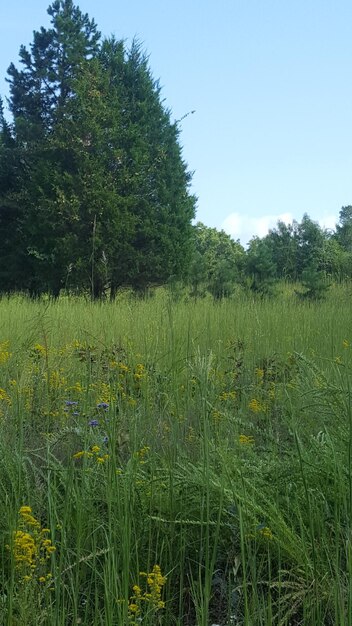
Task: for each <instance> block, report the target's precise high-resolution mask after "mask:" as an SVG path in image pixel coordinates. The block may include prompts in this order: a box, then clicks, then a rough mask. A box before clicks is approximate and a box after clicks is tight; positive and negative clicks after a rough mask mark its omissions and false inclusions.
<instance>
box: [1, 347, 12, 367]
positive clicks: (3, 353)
mask: <svg viewBox="0 0 352 626" xmlns="http://www.w3.org/2000/svg"><path fill="white" fill-rule="evenodd" d="M9 346H10V342H9V341H1V342H0V365H3V364H4V363H6V362H7V361H8V360H9V358H10V356H11V352H9Z"/></svg>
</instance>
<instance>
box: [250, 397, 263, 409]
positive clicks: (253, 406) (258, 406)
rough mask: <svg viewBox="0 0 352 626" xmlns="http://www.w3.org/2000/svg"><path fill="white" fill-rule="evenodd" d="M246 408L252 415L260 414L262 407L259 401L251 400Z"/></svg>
mask: <svg viewBox="0 0 352 626" xmlns="http://www.w3.org/2000/svg"><path fill="white" fill-rule="evenodd" d="M248 408H249V409H250V410H251V411H252V412H253V413H260V412H261V411H262V410H263V406H262V404H261V402H259V400H257V399H256V398H253V399H252V400H251V401H250V402H249V404H248Z"/></svg>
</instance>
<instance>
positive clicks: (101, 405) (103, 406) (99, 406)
mask: <svg viewBox="0 0 352 626" xmlns="http://www.w3.org/2000/svg"><path fill="white" fill-rule="evenodd" d="M108 408H109V403H108V402H99V404H97V409H104V410H105V411H107V410H108Z"/></svg>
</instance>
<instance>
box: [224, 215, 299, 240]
mask: <svg viewBox="0 0 352 626" xmlns="http://www.w3.org/2000/svg"><path fill="white" fill-rule="evenodd" d="M279 220H280V221H281V222H285V224H290V223H292V221H293V216H292V215H291V213H280V214H279V215H263V216H262V217H248V216H247V215H241V213H230V215H228V216H227V217H226V218H225V220H224V221H223V223H222V225H221V228H222V229H223V230H224V231H225V232H226V233H228V235H231V237H233V239H240V240H241V242H242V244H244V245H246V244H247V243H248V242H249V240H250V239H251V238H252V237H254V236H258V237H265V235H267V234H268V232H269V230H270V228H274V227H275V226H276V224H277V222H278V221H279Z"/></svg>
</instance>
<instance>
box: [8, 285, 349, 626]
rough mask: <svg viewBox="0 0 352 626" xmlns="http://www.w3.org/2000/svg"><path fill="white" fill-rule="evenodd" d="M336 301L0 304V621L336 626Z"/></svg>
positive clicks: (342, 369)
mask: <svg viewBox="0 0 352 626" xmlns="http://www.w3.org/2000/svg"><path fill="white" fill-rule="evenodd" d="M350 295H351V294H350V293H349V288H348V287H346V286H345V287H343V286H336V287H334V288H333V289H332V292H331V294H330V297H329V299H328V300H326V301H324V302H321V303H319V304H315V305H309V304H306V303H304V304H302V303H300V302H296V300H295V298H294V295H293V294H292V293H291V292H290V291H289V290H286V291H285V293H283V294H282V295H281V297H280V298H277V299H275V300H271V301H270V300H269V301H256V300H250V299H248V298H247V297H245V296H239V297H238V298H237V299H236V300H231V301H224V302H222V303H218V304H214V303H213V302H211V301H209V300H202V301H198V302H197V303H194V302H187V301H184V300H179V301H174V300H173V299H172V297H171V296H170V294H168V293H167V292H166V291H163V290H160V291H159V292H157V293H156V295H155V297H154V298H151V299H148V300H135V299H132V298H131V297H129V296H128V295H126V296H125V297H123V298H121V299H120V300H118V301H117V302H116V303H100V304H99V303H90V302H86V301H84V300H83V299H73V298H72V299H69V298H67V299H64V298H63V299H61V300H59V301H57V302H54V303H53V302H43V301H41V302H30V301H28V300H26V299H25V298H22V297H20V296H18V297H12V298H9V299H2V300H1V301H0V344H1V345H0V431H1V432H0V498H1V503H2V510H3V515H2V516H0V562H1V572H0V623H4V624H11V625H16V626H20V625H21V626H22V625H23V626H24V625H26V626H27V625H28V626H32V625H33V626H34V625H35V626H39V625H41V624H43V625H48V626H49V625H55V626H56V625H57V626H67V625H71V624H72V625H74V624H84V625H85V626H87V625H92V626H93V625H103V624H104V625H106V624H108V625H109V626H110V625H111V626H115V625H116V626H121V625H125V624H126V625H128V624H140V623H142V624H145V625H147V626H152V625H153V626H154V625H156V624H163V625H165V626H169V625H170V626H172V625H179V626H181V625H182V626H208V625H209V624H221V625H228V626H229V625H230V624H231V625H232V626H234V625H235V626H237V625H238V626H242V625H243V626H244V625H245V626H261V625H263V626H269V625H277V626H289V625H292V626H294V625H297V626H298V625H299V624H302V625H303V624H304V625H307V624H309V626H320V625H327V626H328V625H331V626H332V625H336V624H339V625H341V626H351V624H352V617H351V615H352V611H351V601H352V587H351V584H352V577H351V569H352V552H351V519H352V516H351V513H352V510H351V509H352V474H351V460H352V408H351V406H352V402H351V388H350V375H351V364H352V345H351V344H352V335H351V329H352V324H351V311H350V307H349V299H350ZM21 507H30V509H31V512H30V513H28V512H27V513H26V509H23V508H22V509H21ZM26 516H27V517H26ZM33 520H34V521H33ZM46 529H47V530H46ZM49 531H50V532H49ZM21 533H22V534H21ZM46 539H49V540H50V542H51V543H50V542H49V544H46V545H47V546H49V548H50V546H52V548H53V549H52V550H49V553H47V552H46V551H45V550H46V548H45V544H44V543H43V542H44V541H45V540H46ZM26 541H27V543H26ZM31 541H32V543H30V542H31ZM29 545H31V546H32V548H29Z"/></svg>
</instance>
